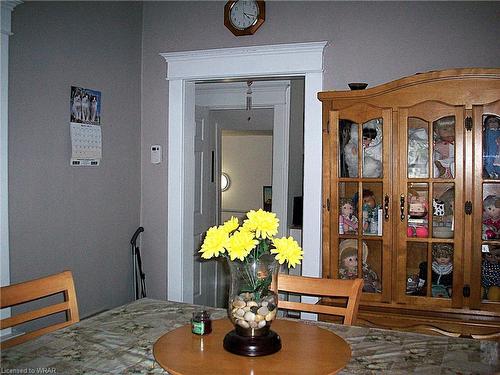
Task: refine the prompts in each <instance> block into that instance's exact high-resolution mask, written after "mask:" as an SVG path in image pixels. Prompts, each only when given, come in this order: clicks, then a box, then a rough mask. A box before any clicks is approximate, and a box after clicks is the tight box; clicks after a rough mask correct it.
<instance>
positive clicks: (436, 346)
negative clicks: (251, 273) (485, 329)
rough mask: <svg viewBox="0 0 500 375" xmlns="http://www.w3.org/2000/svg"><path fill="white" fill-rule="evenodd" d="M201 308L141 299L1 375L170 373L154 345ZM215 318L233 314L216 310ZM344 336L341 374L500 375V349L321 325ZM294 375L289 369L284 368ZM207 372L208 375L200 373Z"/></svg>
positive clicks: (40, 345) (19, 357) (58, 335)
mask: <svg viewBox="0 0 500 375" xmlns="http://www.w3.org/2000/svg"><path fill="white" fill-rule="evenodd" d="M194 309H199V306H195V305H190V304H184V303H177V302H169V301H159V300H152V299H147V298H145V299H141V300H138V301H135V302H132V303H130V304H128V305H125V306H121V307H118V308H115V309H113V310H109V311H106V312H104V313H101V314H99V315H96V316H94V317H92V318H89V319H84V320H82V321H81V322H79V323H77V324H75V325H73V326H71V327H67V328H65V329H61V330H59V331H56V332H53V333H51V334H47V335H45V336H42V337H39V338H38V339H36V340H33V341H30V342H26V343H24V344H21V345H18V346H16V347H12V348H9V349H6V350H3V351H2V353H1V374H44V373H45V374H50V373H52V374H68V375H73V374H165V373H166V372H165V371H164V370H163V369H162V368H161V367H160V366H159V365H158V364H157V363H156V362H155V360H154V357H153V344H154V343H155V341H156V340H157V339H158V338H159V337H160V336H162V335H163V334H164V333H165V332H167V331H170V330H172V329H174V328H177V327H180V326H182V325H184V324H187V323H189V320H190V318H191V313H192V312H193V310H194ZM208 310H210V311H211V312H212V318H213V319H218V318H223V317H226V316H227V315H226V310H223V309H213V308H208ZM310 324H318V325H320V326H321V327H324V328H325V329H329V330H331V331H333V332H335V333H336V334H338V335H339V336H341V337H343V338H344V339H345V340H346V341H347V342H348V343H349V344H350V345H351V348H352V358H351V361H350V362H349V364H348V365H347V367H346V368H345V369H344V370H343V371H342V372H341V374H408V373H419V374H433V375H434V374H435V375H437V374H494V373H498V372H500V364H499V361H498V351H499V350H498V349H499V344H498V343H497V342H492V341H477V340H472V339H457V338H447V337H438V336H429V335H422V334H415V333H406V332H398V331H388V330H381V329H374V328H363V327H349V326H342V325H337V324H330V323H316V322H310ZM283 373H284V374H286V366H283ZM200 374H204V372H203V369H200Z"/></svg>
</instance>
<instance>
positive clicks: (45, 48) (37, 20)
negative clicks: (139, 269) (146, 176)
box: [9, 2, 142, 316]
mask: <svg viewBox="0 0 500 375" xmlns="http://www.w3.org/2000/svg"><path fill="white" fill-rule="evenodd" d="M141 24H142V6H141V4H139V3H119V2H108V3H80V2H53V3H49V2H29V3H24V4H21V5H19V6H17V7H16V8H15V10H14V12H13V13H12V31H13V32H14V35H13V36H11V38H10V75H9V80H10V82H9V83H10V85H9V117H10V118H9V210H10V212H9V216H10V222H9V224H10V262H11V264H10V267H11V282H12V283H15V282H19V281H24V280H26V279H31V278H34V277H38V276H43V275H47V274H50V273H55V272H59V271H62V270H64V269H70V270H72V271H73V273H74V277H75V283H76V289H77V296H78V301H79V307H80V314H81V315H82V316H86V315H89V314H92V313H94V312H97V311H100V310H102V309H106V308H110V307H113V306H117V305H120V304H123V303H125V302H127V301H129V300H131V299H132V265H131V264H132V261H131V254H130V245H129V240H130V237H131V236H132V234H133V232H134V230H135V229H136V228H137V226H138V225H139V217H140V181H141V180H140V111H141V107H140V78H141V71H140V67H141ZM72 85H74V86H81V87H85V88H91V89H95V90H99V91H101V92H102V121H101V123H102V138H103V141H102V147H103V152H102V154H103V159H102V164H101V165H100V166H99V167H70V165H69V158H70V155H71V143H70V136H69V135H70V133H69V96H70V87H71V86H72Z"/></svg>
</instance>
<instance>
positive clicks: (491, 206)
mask: <svg viewBox="0 0 500 375" xmlns="http://www.w3.org/2000/svg"><path fill="white" fill-rule="evenodd" d="M482 227H483V240H495V239H498V238H500V199H499V198H498V197H497V196H496V195H488V196H487V197H486V198H484V200H483V226H482Z"/></svg>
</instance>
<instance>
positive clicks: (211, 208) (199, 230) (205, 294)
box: [193, 106, 217, 306]
mask: <svg viewBox="0 0 500 375" xmlns="http://www.w3.org/2000/svg"><path fill="white" fill-rule="evenodd" d="M208 116H209V111H208V108H206V107H200V106H196V107H195V135H194V154H195V158H194V160H195V170H194V173H195V182H194V202H193V203H194V232H193V236H194V238H193V240H194V241H193V243H194V262H193V267H194V269H193V302H194V303H195V304H199V305H205V306H216V299H215V298H216V292H215V291H216V289H217V269H216V261H215V260H202V259H201V258H200V256H199V253H198V251H199V250H200V247H201V244H202V241H203V235H204V233H205V232H206V231H207V229H208V228H209V227H211V226H213V225H215V223H216V211H215V187H216V183H215V176H216V171H215V161H216V160H215V151H214V146H215V139H214V138H215V137H214V135H213V132H211V131H210V127H209V122H208Z"/></svg>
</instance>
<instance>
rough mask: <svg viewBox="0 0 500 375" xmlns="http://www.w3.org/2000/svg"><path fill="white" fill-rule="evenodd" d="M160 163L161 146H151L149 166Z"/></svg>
mask: <svg viewBox="0 0 500 375" xmlns="http://www.w3.org/2000/svg"><path fill="white" fill-rule="evenodd" d="M160 163H161V146H160V145H152V146H151V164H160Z"/></svg>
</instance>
